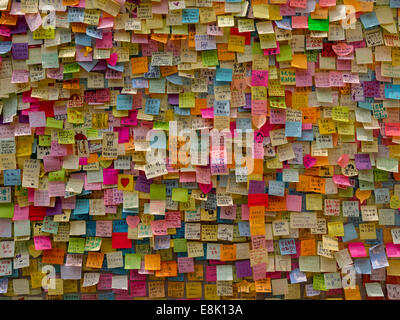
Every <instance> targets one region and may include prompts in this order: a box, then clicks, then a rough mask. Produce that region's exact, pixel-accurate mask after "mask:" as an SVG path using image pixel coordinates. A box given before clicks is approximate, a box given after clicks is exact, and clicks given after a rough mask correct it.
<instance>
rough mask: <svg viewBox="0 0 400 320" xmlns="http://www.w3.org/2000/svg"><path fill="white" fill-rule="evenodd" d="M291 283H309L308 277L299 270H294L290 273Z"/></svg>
mask: <svg viewBox="0 0 400 320" xmlns="http://www.w3.org/2000/svg"><path fill="white" fill-rule="evenodd" d="M289 276H290V283H300V282H307V276H306V274H305V273H304V272H301V271H300V269H299V268H297V269H294V270H292V271H291V272H290V273H289Z"/></svg>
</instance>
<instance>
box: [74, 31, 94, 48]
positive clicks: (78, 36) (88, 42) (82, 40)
mask: <svg viewBox="0 0 400 320" xmlns="http://www.w3.org/2000/svg"><path fill="white" fill-rule="evenodd" d="M75 44H77V45H80V46H85V47H90V46H92V38H91V37H89V36H88V35H86V34H84V33H75Z"/></svg>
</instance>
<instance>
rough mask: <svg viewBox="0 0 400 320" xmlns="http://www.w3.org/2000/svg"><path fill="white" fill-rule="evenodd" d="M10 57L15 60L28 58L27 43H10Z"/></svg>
mask: <svg viewBox="0 0 400 320" xmlns="http://www.w3.org/2000/svg"><path fill="white" fill-rule="evenodd" d="M11 51H12V57H13V59H15V60H26V59H28V58H29V51H28V43H27V42H24V43H13V44H12V48H11Z"/></svg>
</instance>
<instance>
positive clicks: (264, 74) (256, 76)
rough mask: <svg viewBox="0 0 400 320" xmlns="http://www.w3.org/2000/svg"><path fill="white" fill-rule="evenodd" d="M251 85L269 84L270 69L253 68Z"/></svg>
mask: <svg viewBox="0 0 400 320" xmlns="http://www.w3.org/2000/svg"><path fill="white" fill-rule="evenodd" d="M251 85H252V86H253V87H261V86H265V87H267V86H268V70H252V71H251Z"/></svg>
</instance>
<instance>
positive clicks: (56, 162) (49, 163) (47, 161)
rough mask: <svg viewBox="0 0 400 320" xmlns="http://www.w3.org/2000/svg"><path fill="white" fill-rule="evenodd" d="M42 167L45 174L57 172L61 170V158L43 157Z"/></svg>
mask: <svg viewBox="0 0 400 320" xmlns="http://www.w3.org/2000/svg"><path fill="white" fill-rule="evenodd" d="M43 166H44V171H45V172H51V171H57V170H60V169H61V158H59V157H52V156H44V157H43Z"/></svg>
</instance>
